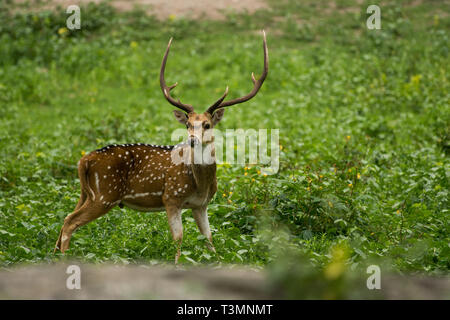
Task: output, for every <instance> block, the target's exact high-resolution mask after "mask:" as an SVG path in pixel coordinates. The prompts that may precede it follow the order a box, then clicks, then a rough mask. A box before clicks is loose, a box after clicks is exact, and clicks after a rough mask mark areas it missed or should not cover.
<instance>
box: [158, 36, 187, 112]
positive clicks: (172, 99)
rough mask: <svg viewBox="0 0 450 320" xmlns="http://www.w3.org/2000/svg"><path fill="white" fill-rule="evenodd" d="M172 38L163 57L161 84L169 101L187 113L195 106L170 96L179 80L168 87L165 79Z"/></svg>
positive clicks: (160, 75)
mask: <svg viewBox="0 0 450 320" xmlns="http://www.w3.org/2000/svg"><path fill="white" fill-rule="evenodd" d="M172 39H173V38H170V40H169V44H168V45H167V49H166V53H165V54H164V58H163V61H162V64H161V71H160V72H159V84H160V85H161V89H162V91H163V93H164V96H165V97H166V99H167V101H169V102H170V103H171V104H172V105H174V106H175V107H178V108H180V109H181V110H184V111H186V112H187V113H190V112H193V111H194V108H193V107H192V106H191V105H189V104H184V103H181V101H180V99H178V101H176V100H175V99H174V98H172V97H171V96H170V90H172V89H173V88H175V87H176V86H177V84H178V82H175V83H174V84H173V85H171V86H169V87H168V86H167V85H166V80H164V71H165V69H166V62H167V57H168V55H169V49H170V45H171V44H172Z"/></svg>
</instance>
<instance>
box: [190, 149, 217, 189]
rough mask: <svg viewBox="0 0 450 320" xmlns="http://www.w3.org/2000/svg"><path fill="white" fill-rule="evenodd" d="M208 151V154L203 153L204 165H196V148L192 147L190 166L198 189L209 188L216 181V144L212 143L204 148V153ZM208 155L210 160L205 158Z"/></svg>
mask: <svg viewBox="0 0 450 320" xmlns="http://www.w3.org/2000/svg"><path fill="white" fill-rule="evenodd" d="M206 148H207V149H206ZM205 150H207V152H203V154H202V156H203V160H204V162H203V163H195V161H194V148H192V147H191V162H190V164H189V166H190V168H191V170H192V175H193V177H194V180H195V183H196V185H197V188H199V189H202V188H209V186H210V184H211V183H213V182H214V181H215V179H216V153H215V147H214V142H210V143H208V144H206V145H205V146H203V148H202V151H205ZM205 154H208V156H207V157H208V158H207V159H205V158H206V157H205V156H204V155H205Z"/></svg>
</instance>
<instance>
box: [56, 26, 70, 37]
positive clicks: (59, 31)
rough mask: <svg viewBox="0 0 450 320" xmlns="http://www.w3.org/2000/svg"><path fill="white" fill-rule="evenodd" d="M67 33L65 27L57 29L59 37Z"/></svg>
mask: <svg viewBox="0 0 450 320" xmlns="http://www.w3.org/2000/svg"><path fill="white" fill-rule="evenodd" d="M67 31H69V30H67V28H66V27H62V28H59V29H58V34H59V35H60V36H62V35H63V34H64V33H66V32H67Z"/></svg>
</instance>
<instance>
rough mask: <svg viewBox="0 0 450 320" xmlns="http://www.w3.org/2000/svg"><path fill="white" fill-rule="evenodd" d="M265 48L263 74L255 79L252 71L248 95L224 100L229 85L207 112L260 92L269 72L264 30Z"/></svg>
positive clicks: (239, 101)
mask: <svg viewBox="0 0 450 320" xmlns="http://www.w3.org/2000/svg"><path fill="white" fill-rule="evenodd" d="M263 50H264V69H263V72H262V74H261V77H260V78H259V79H258V80H256V79H255V75H254V74H253V73H252V81H253V90H252V91H251V92H250V93H249V94H247V95H246V96H243V97H240V98H236V99H232V100H228V101H223V100H224V99H225V96H226V95H227V93H228V87H227V90H226V91H225V94H224V95H223V96H222V97H221V98H220V99H219V100H217V101H216V102H215V103H214V104H213V105H212V106H211V107H209V108H208V110H206V112H208V113H209V114H213V113H214V111H216V110H217V109H220V108H224V107H228V106H232V105H234V104H238V103H242V102H245V101H248V100H250V99H251V98H253V97H254V96H256V94H257V93H258V91H259V89H260V88H261V86H262V84H263V82H264V80H266V77H267V74H268V73H269V52H268V49H267V41H266V33H265V32H264V30H263Z"/></svg>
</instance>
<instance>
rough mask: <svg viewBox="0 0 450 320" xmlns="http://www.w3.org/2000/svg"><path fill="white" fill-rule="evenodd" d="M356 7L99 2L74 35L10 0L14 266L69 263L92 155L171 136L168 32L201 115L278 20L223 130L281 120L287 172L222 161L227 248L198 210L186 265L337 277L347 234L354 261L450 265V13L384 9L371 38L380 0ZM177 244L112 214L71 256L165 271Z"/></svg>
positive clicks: (144, 222)
mask: <svg viewBox="0 0 450 320" xmlns="http://www.w3.org/2000/svg"><path fill="white" fill-rule="evenodd" d="M345 2H346V3H347V2H348V3H349V4H350V7H348V8H350V9H351V10H350V9H346V8H347V7H345V6H342V7H341V6H340V5H338V7H336V8H331V9H330V8H327V7H326V4H325V3H324V2H318V1H306V2H305V1H303V2H301V3H300V2H298V1H293V0H290V1H288V0H284V1H276V2H275V1H271V2H270V3H271V8H270V9H267V10H260V11H258V12H256V13H255V14H254V15H248V14H238V13H229V16H228V19H227V20H225V21H208V20H197V21H189V20H185V19H182V18H177V17H175V18H174V19H169V20H167V21H162V22H159V21H157V20H156V18H154V17H151V16H147V15H145V14H143V13H142V12H141V11H139V10H135V11H133V12H128V13H118V12H116V11H115V10H113V9H112V8H111V7H110V6H108V5H107V4H97V5H95V4H90V5H89V6H87V7H83V8H82V29H81V30H80V31H76V30H74V31H70V30H67V29H66V28H65V19H66V17H67V15H66V14H65V12H64V10H63V9H59V10H55V11H40V12H33V11H30V10H26V9H22V10H13V6H12V4H11V3H8V2H6V4H5V3H3V4H1V5H0V20H1V21H2V24H1V25H0V40H1V41H0V57H1V58H0V264H1V265H3V266H9V265H12V264H16V263H19V262H39V261H55V260H60V259H66V258H65V257H63V256H61V255H60V254H56V255H53V246H54V243H55V242H56V239H57V235H58V232H59V229H60V227H61V224H62V221H63V219H64V217H65V216H66V215H67V214H68V213H70V212H71V211H72V210H73V208H74V206H75V204H76V203H77V200H78V195H79V181H78V177H77V174H76V166H75V164H76V163H77V161H78V159H79V158H80V156H81V154H82V153H84V152H88V151H90V150H93V149H95V148H99V147H101V146H104V145H106V144H110V143H132V142H146V143H157V144H170V140H169V139H170V133H171V132H172V130H174V129H176V128H178V123H177V122H176V121H174V119H172V114H171V112H170V111H171V109H170V106H168V105H167V103H166V102H165V100H164V99H163V97H162V94H161V92H160V89H159V83H158V80H157V76H158V72H159V66H160V62H161V57H162V54H163V50H164V48H165V46H166V44H167V40H168V38H169V37H170V36H174V37H175V41H174V44H173V48H172V53H171V57H170V59H169V60H170V61H169V64H168V66H167V69H168V70H167V72H166V73H167V77H168V79H167V81H168V82H170V83H172V82H175V81H179V82H180V85H179V87H177V89H176V90H175V91H176V93H177V94H179V95H180V96H182V97H183V99H184V101H186V102H189V103H195V105H196V106H200V108H201V107H204V106H207V105H208V104H210V103H211V102H212V101H214V100H216V99H217V97H219V96H220V94H221V93H222V92H223V89H224V88H225V86H226V85H229V86H230V96H231V97H236V96H239V95H243V94H244V93H246V92H247V91H248V90H249V88H250V86H251V81H250V78H249V75H250V72H251V71H254V70H260V68H261V59H262V52H261V39H260V36H259V34H257V33H256V31H257V30H260V29H262V28H266V30H267V32H268V42H269V51H270V63H271V65H270V73H269V76H268V79H267V81H266V83H265V84H264V86H263V88H262V90H261V92H260V93H259V94H258V96H257V97H256V98H255V99H253V100H252V101H250V102H248V103H246V104H245V105H241V106H235V107H232V108H230V109H227V110H226V112H225V118H224V120H223V122H221V124H220V128H255V129H258V128H279V129H280V140H281V141H280V142H281V146H280V160H281V164H280V171H279V172H278V173H277V174H276V175H271V176H264V175H262V174H261V173H260V169H261V168H260V167H258V166H256V167H245V168H243V167H239V166H229V165H226V164H225V165H221V166H219V168H218V180H219V190H218V192H217V195H216V197H215V198H214V200H213V202H212V204H211V205H210V207H209V214H210V222H211V225H212V230H213V237H214V242H215V246H216V249H217V252H218V254H217V256H214V255H213V254H211V253H210V252H208V251H207V250H206V249H205V246H204V238H203V237H202V236H200V235H199V233H198V231H197V228H196V225H195V223H194V220H193V218H192V216H191V214H190V212H188V211H187V212H185V213H184V214H183V220H184V221H183V223H184V231H185V232H184V234H185V236H184V242H183V255H182V261H183V262H184V263H188V264H190V263H192V264H198V263H211V264H221V263H245V264H251V265H254V266H264V265H266V264H269V263H272V262H273V261H276V260H277V259H278V258H279V257H280V255H281V254H282V253H283V248H286V249H287V248H289V250H294V252H297V253H298V254H302V255H306V256H308V257H309V259H310V261H311V262H312V263H313V264H314V265H315V266H320V267H324V268H326V267H327V266H328V265H329V264H330V261H332V259H333V254H332V248H335V247H336V245H340V244H342V243H343V241H344V242H345V243H346V246H347V247H346V248H347V249H346V252H347V256H346V263H348V264H350V265H352V266H358V265H366V264H367V261H369V260H370V259H373V258H380V257H381V258H386V259H389V261H392V264H393V265H394V267H395V268H396V269H398V270H402V271H414V272H427V273H440V272H448V269H449V267H450V260H449V257H450V247H449V243H450V237H449V234H450V233H449V225H450V223H449V202H448V199H449V181H448V178H449V177H448V175H449V168H450V163H449V160H448V155H449V137H450V112H449V107H448V106H449V98H450V96H449V91H448V90H449V79H448V72H447V68H448V65H449V56H448V43H449V38H448V31H449V25H450V24H449V19H448V16H447V14H444V13H445V12H449V10H448V9H449V8H448V5H446V4H445V3H444V1H433V2H429V3H428V2H427V3H425V2H424V3H423V4H412V2H411V1H403V2H396V3H395V4H388V3H386V4H384V3H382V4H381V7H382V19H383V20H382V29H381V30H367V29H366V27H365V19H366V17H367V15H366V13H365V8H367V5H366V4H360V5H358V4H356V2H353V1H345ZM324 8H325V9H324ZM313 17H316V18H313ZM318 17H320V19H319V18H318ZM280 243H282V244H283V245H282V246H280ZM275 249H276V250H275ZM174 252H175V248H174V246H173V243H172V241H171V237H170V233H169V230H168V225H167V219H166V217H165V214H164V213H151V214H147V213H139V212H135V211H133V210H130V209H126V208H124V209H119V208H115V209H113V210H112V211H111V212H110V213H108V214H107V215H105V216H104V217H102V218H100V219H98V220H96V221H95V222H94V223H91V224H88V225H86V226H84V227H82V228H80V229H79V230H78V231H77V232H76V234H75V235H74V237H73V239H72V247H71V249H70V251H69V252H68V254H67V255H66V256H67V257H68V259H73V258H74V257H76V258H79V259H83V260H85V261H94V262H102V261H114V262H118V263H129V262H139V261H144V262H149V261H150V262H155V263H156V262H157V261H172V259H173V255H174ZM324 270H326V269H324Z"/></svg>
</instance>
